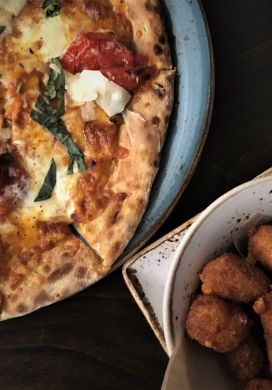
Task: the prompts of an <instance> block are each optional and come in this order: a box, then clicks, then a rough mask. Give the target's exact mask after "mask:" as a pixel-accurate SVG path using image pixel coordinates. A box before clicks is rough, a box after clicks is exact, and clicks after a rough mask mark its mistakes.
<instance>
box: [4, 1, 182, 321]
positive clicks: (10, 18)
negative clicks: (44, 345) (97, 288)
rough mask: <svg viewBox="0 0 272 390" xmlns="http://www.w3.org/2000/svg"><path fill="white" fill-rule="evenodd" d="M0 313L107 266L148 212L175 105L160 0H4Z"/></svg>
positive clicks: (53, 295) (92, 277) (38, 303)
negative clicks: (145, 212)
mask: <svg viewBox="0 0 272 390" xmlns="http://www.w3.org/2000/svg"><path fill="white" fill-rule="evenodd" d="M0 58H1V60H0V75H1V76H0V254H1V256H0V309H1V310H0V311H1V317H0V319H1V320H5V319H8V318H12V317H16V316H21V315H24V314H27V313H29V312H32V311H33V310H36V309H38V308H40V307H42V306H45V305H48V304H51V303H53V302H56V301H58V300H61V299H63V298H66V297H68V296H70V295H71V294H74V293H76V292H78V291H80V290H82V289H84V288H86V287H87V286H89V285H91V284H92V283H94V282H96V281H97V280H99V279H101V278H102V277H103V276H104V275H105V274H107V273H108V272H109V270H110V269H111V267H112V265H113V264H114V262H115V261H116V259H117V258H118V257H119V256H120V255H121V254H122V252H123V251H124V248H125V247H126V246H127V244H128V242H129V241H130V240H131V238H132V237H133V235H134V233H135V230H136V228H137V226H138V224H139V222H140V220H141V218H142V215H143V213H144V211H145V209H146V206H147V203H148V198H149V194H150V189H151V186H152V183H153V180H154V177H155V175H156V173H157V171H158V167H159V160H160V153H161V150H162V146H163V143H164V139H165V135H166V130H167V126H168V122H169V116H170V114H171V110H172V106H173V80H174V75H175V70H174V69H173V67H172V63H171V57H170V50H169V45H168V41H167V36H166V34H165V30H164V26H163V22H162V15H161V10H160V7H159V1H158V0H62V1H61V0H28V1H27V0H0Z"/></svg>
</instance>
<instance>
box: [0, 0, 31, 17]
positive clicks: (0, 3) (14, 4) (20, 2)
mask: <svg viewBox="0 0 272 390" xmlns="http://www.w3.org/2000/svg"><path fill="white" fill-rule="evenodd" d="M26 2H27V0H16V1H14V0H0V7H3V8H4V9H5V10H6V11H8V12H10V13H12V14H14V15H16V16H17V15H18V14H19V13H20V12H21V10H22V9H23V8H24V6H25V5H26Z"/></svg>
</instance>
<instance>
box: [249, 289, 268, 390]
mask: <svg viewBox="0 0 272 390" xmlns="http://www.w3.org/2000/svg"><path fill="white" fill-rule="evenodd" d="M253 309H254V311H255V313H256V314H258V315H259V316H260V319H261V322H262V326H263V330H264V338H265V341H266V350H267V355H268V360H269V366H270V371H271V372H272V292H270V293H268V294H266V295H264V296H263V297H262V298H259V299H258V300H257V301H256V302H255V303H254V305H253ZM271 389H272V388H271Z"/></svg>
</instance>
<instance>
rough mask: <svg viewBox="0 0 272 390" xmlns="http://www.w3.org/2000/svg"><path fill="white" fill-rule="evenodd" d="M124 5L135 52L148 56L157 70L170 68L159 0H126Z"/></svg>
mask: <svg viewBox="0 0 272 390" xmlns="http://www.w3.org/2000/svg"><path fill="white" fill-rule="evenodd" d="M119 1H121V0H119ZM126 4H127V17H128V19H129V20H130V21H131V24H132V28H133V36H134V42H135V45H136V50H137V52H139V53H141V54H144V55H146V56H148V58H149V60H150V63H151V64H152V65H156V67H157V69H169V68H171V67H172V61H171V53H170V48H169V44H168V39H167V36H166V34H165V29H164V23H163V20H162V16H161V15H162V12H161V7H160V2H159V0H137V1H135V0H126Z"/></svg>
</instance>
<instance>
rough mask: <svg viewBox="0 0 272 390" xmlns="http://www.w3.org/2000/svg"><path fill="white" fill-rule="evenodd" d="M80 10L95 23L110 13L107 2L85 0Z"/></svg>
mask: <svg viewBox="0 0 272 390" xmlns="http://www.w3.org/2000/svg"><path fill="white" fill-rule="evenodd" d="M82 8H83V11H85V12H86V14H87V15H88V16H89V17H90V18H91V19H92V20H95V21H98V20H101V19H105V18H107V17H108V15H110V14H111V12H112V5H111V3H110V2H109V0H85V1H84V3H83V7H82Z"/></svg>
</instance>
